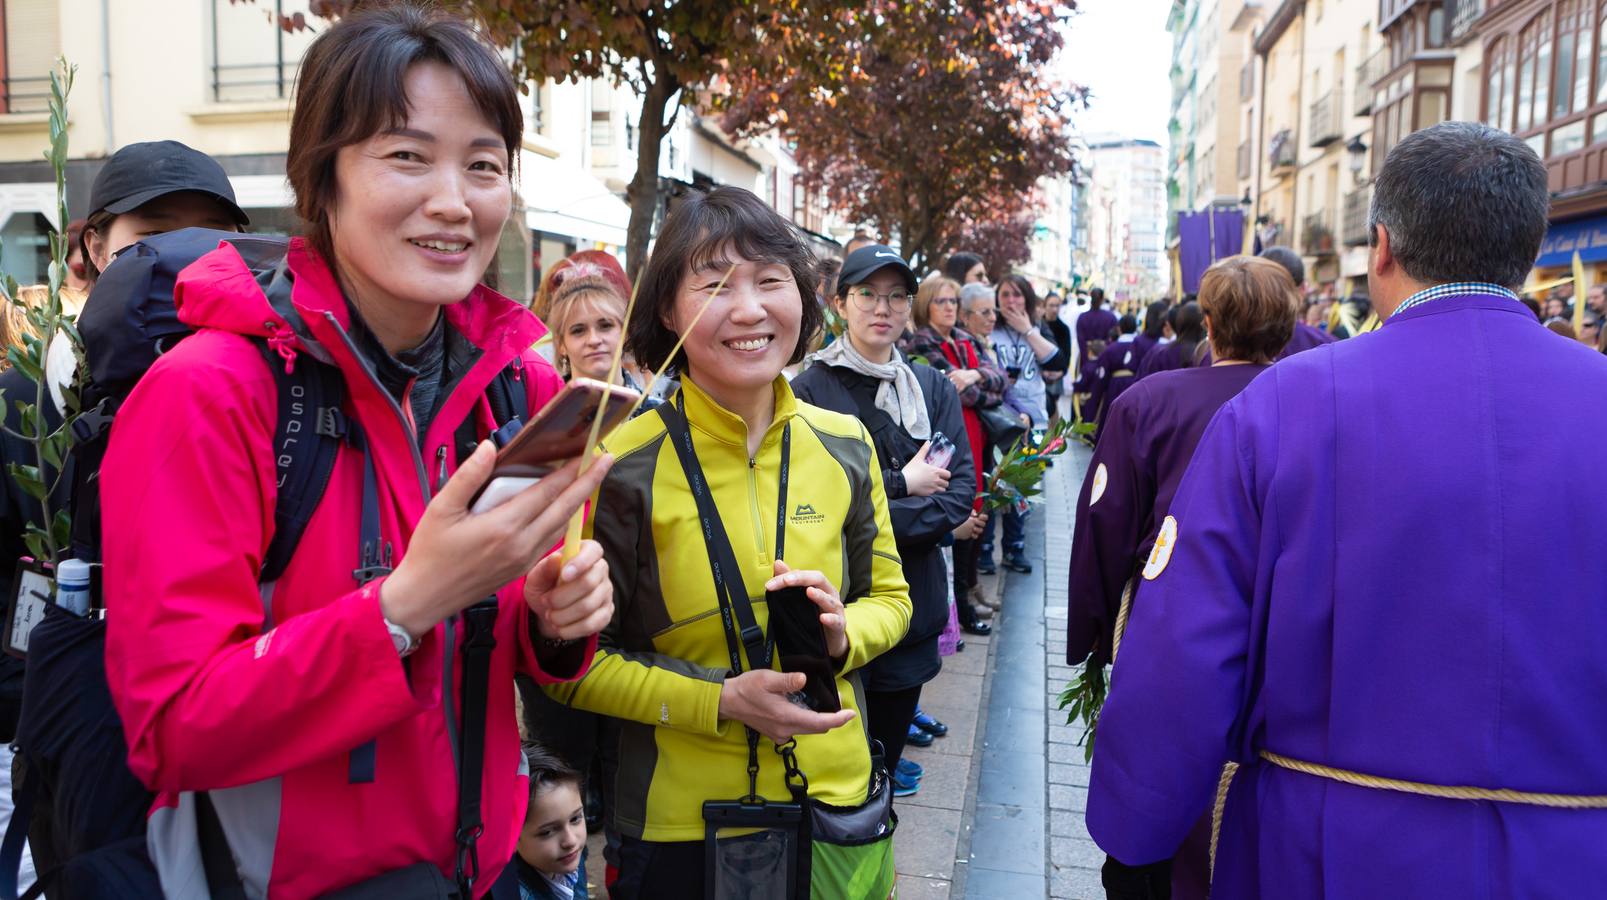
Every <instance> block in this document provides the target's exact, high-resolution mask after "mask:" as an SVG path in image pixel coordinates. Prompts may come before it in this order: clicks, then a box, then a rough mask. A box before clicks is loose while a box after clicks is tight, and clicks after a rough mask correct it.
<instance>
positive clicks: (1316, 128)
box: [1308, 91, 1344, 147]
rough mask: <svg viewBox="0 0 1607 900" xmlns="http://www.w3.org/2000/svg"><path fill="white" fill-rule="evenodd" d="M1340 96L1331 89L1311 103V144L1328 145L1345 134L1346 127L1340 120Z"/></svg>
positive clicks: (1314, 145) (1309, 131)
mask: <svg viewBox="0 0 1607 900" xmlns="http://www.w3.org/2000/svg"><path fill="white" fill-rule="evenodd" d="M1340 105H1341V104H1340V98H1339V96H1338V95H1337V94H1336V93H1335V92H1334V91H1329V92H1328V93H1326V94H1323V95H1322V96H1321V97H1318V98H1317V101H1316V102H1315V103H1313V104H1311V118H1310V126H1309V128H1308V133H1309V134H1310V136H1311V146H1313V147H1326V146H1328V145H1329V144H1332V143H1333V142H1334V141H1337V140H1339V137H1340V135H1342V134H1344V128H1343V127H1341V124H1340V121H1339V113H1340Z"/></svg>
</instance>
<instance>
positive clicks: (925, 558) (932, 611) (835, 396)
mask: <svg viewBox="0 0 1607 900" xmlns="http://www.w3.org/2000/svg"><path fill="white" fill-rule="evenodd" d="M915 289H916V283H915V273H913V272H911V271H910V269H909V267H908V266H907V265H905V264H904V261H903V260H902V259H899V258H898V257H897V256H896V255H895V254H894V253H893V251H891V250H889V249H888V248H886V247H883V246H879V245H875V246H870V247H864V248H861V249H859V250H856V251H854V252H853V253H851V254H849V256H848V259H847V260H845V261H844V263H843V271H842V276H841V277H840V278H839V280H838V287H837V296H836V298H835V299H834V303H835V304H836V306H837V312H838V313H839V314H840V315H841V316H842V317H843V319H844V321H846V322H847V325H848V328H847V331H846V332H845V333H844V337H845V338H846V339H845V340H839V341H836V342H834V343H833V344H832V345H831V346H829V347H827V348H825V349H824V350H821V351H819V352H818V353H815V354H813V355H812V356H811V357H810V359H811V361H812V363H813V365H811V366H810V368H808V369H807V370H805V371H804V372H803V374H801V375H799V376H798V377H797V378H795V379H793V382H792V389H793V392H794V393H795V394H797V395H798V398H799V399H800V400H803V401H805V402H808V403H813V404H815V405H816V406H822V407H825V408H826V409H830V410H834V411H836V412H841V413H847V414H848V415H852V416H856V417H857V418H859V420H860V421H861V422H863V423H864V425H865V428H866V430H868V431H869V432H870V434H871V440H872V441H873V442H874V443H875V445H876V456H877V458H878V459H879V460H880V462H881V466H882V480H883V484H884V485H885V486H886V488H887V505H888V513H889V515H890V517H891V518H892V521H893V536H894V538H895V539H896V540H897V542H898V552H899V556H900V557H901V559H902V560H903V564H904V579H905V580H906V581H908V582H909V587H910V602H911V603H912V604H913V605H914V614H913V616H912V617H911V619H910V627H909V632H908V633H907V634H906V635H905V636H904V639H903V640H902V641H901V642H899V644H898V646H897V647H894V648H893V649H892V650H889V651H888V652H886V653H884V654H882V655H881V656H880V657H878V658H876V659H875V660H873V661H872V662H871V663H870V664H869V665H868V666H866V667H865V670H864V684H865V694H866V696H865V719H866V723H865V724H866V727H867V729H868V730H869V732H870V735H871V737H873V738H875V739H877V740H879V741H881V742H882V747H883V748H884V750H885V752H886V754H887V768H888V771H889V772H895V773H897V772H898V768H899V767H898V761H899V757H900V756H902V755H903V752H904V744H905V741H906V739H907V737H908V734H909V728H910V724H911V722H912V721H913V720H914V718H915V709H916V705H917V704H918V703H919V701H920V696H921V685H923V684H925V683H926V682H928V681H930V680H932V679H933V678H934V677H936V675H937V673H938V671H939V670H940V669H941V668H942V662H941V660H940V659H939V657H938V650H937V639H938V635H939V634H941V633H942V632H943V627H944V626H945V625H946V624H947V623H948V611H949V585H948V571H947V568H946V567H945V566H944V564H943V555H942V553H941V552H940V549H939V546H940V544H941V543H942V541H943V539H944V538H945V537H946V536H947V535H948V534H949V533H950V532H952V531H953V530H954V529H955V528H956V527H958V526H959V525H961V524H962V523H964V522H965V521H966V520H967V519H968V518H970V515H971V503H972V498H973V497H975V495H976V478H975V472H974V469H973V468H972V464H971V448H970V442H969V441H967V440H966V439H965V437H964V434H965V418H964V415H963V413H962V412H961V407H960V397H959V394H958V393H957V392H956V391H955V390H954V386H953V385H952V384H950V383H949V380H948V379H947V378H945V377H943V376H942V375H941V374H939V373H938V372H937V371H936V370H934V369H932V368H930V367H928V366H923V365H921V364H919V363H910V362H908V361H906V360H905V359H904V357H903V356H902V355H901V354H900V353H899V351H898V348H897V347H896V346H895V345H896V343H897V342H898V338H899V336H900V335H902V334H903V333H904V328H905V325H906V324H907V322H908V319H909V312H910V303H911V301H912V300H913V298H914V296H915ZM939 433H941V434H943V435H944V436H945V437H948V438H950V439H951V441H952V442H953V445H954V455H953V457H952V458H951V459H950V460H948V462H947V463H946V464H945V465H933V464H929V463H927V462H926V455H927V451H928V449H929V448H930V445H931V443H932V440H933V438H934V437H935V436H936V435H937V434H939ZM912 773H913V770H912V769H911V768H910V767H908V766H906V767H905V772H904V773H903V777H902V778H897V779H895V784H896V786H897V788H898V793H899V794H901V795H905V796H907V795H908V794H912V793H914V792H915V787H916V783H915V782H914V779H912V778H911V777H910V775H911V774H912ZM899 782H902V783H899Z"/></svg>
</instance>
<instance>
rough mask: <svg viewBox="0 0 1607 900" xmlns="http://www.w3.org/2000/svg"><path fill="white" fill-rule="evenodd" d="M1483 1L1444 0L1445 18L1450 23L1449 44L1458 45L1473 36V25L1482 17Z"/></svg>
mask: <svg viewBox="0 0 1607 900" xmlns="http://www.w3.org/2000/svg"><path fill="white" fill-rule="evenodd" d="M1484 7H1485V0H1445V18H1446V19H1447V20H1448V21H1449V22H1450V23H1451V34H1450V38H1451V43H1452V44H1460V43H1462V41H1463V40H1465V39H1466V38H1468V37H1469V36H1471V35H1472V34H1473V23H1474V22H1477V21H1478V20H1479V17H1480V16H1482V15H1484Z"/></svg>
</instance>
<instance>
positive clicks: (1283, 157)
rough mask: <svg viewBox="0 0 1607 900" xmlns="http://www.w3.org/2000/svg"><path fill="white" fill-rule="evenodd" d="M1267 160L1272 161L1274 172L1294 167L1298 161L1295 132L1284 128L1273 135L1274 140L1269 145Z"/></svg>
mask: <svg viewBox="0 0 1607 900" xmlns="http://www.w3.org/2000/svg"><path fill="white" fill-rule="evenodd" d="M1267 159H1268V160H1270V161H1271V163H1270V164H1271V166H1272V170H1273V171H1274V172H1276V171H1277V170H1279V169H1284V168H1293V167H1294V165H1295V162H1296V159H1295V133H1294V131H1293V130H1291V129H1288V128H1284V129H1282V130H1280V131H1277V132H1275V133H1274V134H1273V135H1272V140H1271V141H1269V142H1268V143H1267Z"/></svg>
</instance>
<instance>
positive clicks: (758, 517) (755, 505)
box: [748, 445, 770, 563]
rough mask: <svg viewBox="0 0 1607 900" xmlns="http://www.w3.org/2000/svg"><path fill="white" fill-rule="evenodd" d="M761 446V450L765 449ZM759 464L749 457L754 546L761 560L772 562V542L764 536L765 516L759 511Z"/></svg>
mask: <svg viewBox="0 0 1607 900" xmlns="http://www.w3.org/2000/svg"><path fill="white" fill-rule="evenodd" d="M763 449H764V448H763V446H762V445H761V446H760V450H763ZM758 471H759V465H758V462H757V461H756V460H755V459H754V458H753V457H751V456H750V457H748V506H749V507H750V508H751V509H752V510H753V535H754V548H755V549H756V550H758V552H759V560H760V561H761V562H765V563H768V562H770V544H769V542H767V541H766V540H765V538H764V516H763V515H762V514H761V513H760V512H759V476H758Z"/></svg>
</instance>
